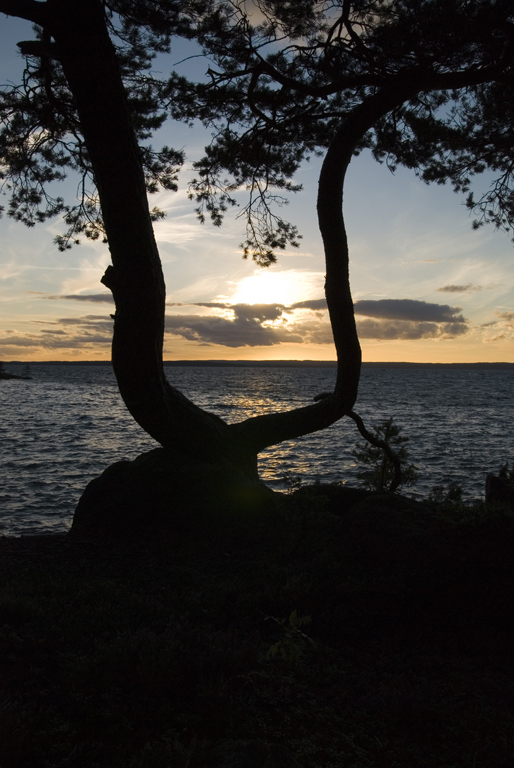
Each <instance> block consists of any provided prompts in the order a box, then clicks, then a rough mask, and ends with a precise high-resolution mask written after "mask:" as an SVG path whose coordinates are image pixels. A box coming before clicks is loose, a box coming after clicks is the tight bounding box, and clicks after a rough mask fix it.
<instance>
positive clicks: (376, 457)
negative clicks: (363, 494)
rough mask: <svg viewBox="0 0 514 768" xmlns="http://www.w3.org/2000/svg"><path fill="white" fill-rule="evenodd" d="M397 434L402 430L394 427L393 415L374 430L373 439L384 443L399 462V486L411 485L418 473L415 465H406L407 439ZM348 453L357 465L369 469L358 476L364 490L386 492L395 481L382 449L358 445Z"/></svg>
mask: <svg viewBox="0 0 514 768" xmlns="http://www.w3.org/2000/svg"><path fill="white" fill-rule="evenodd" d="M400 431H401V427H399V426H397V425H396V424H394V419H393V417H392V416H391V417H390V418H389V419H386V420H385V421H383V422H382V423H381V424H378V425H376V426H375V427H373V432H374V433H375V436H376V437H377V438H378V439H379V440H383V441H384V442H386V443H387V444H388V445H389V446H390V447H391V448H392V450H393V451H394V453H395V454H396V456H397V457H398V460H399V461H400V467H401V471H402V480H401V485H414V483H415V482H416V481H417V479H418V473H417V472H416V467H415V466H414V464H407V458H408V451H407V448H406V446H405V443H407V442H408V441H409V438H408V437H403V436H402V435H400ZM351 454H352V456H353V457H354V458H355V459H356V460H357V461H358V462H360V463H361V464H365V465H366V466H367V467H369V469H368V470H364V471H362V472H359V473H358V474H357V477H358V478H359V480H360V481H361V483H362V485H363V486H364V487H365V488H368V489H369V490H370V491H385V490H387V489H388V488H389V486H390V485H391V482H392V481H393V479H394V465H393V463H392V461H391V459H390V458H389V457H388V456H387V454H386V453H385V451H384V450H383V449H382V448H378V447H376V446H374V445H371V444H369V443H360V444H358V445H357V447H356V448H355V450H353V451H351Z"/></svg>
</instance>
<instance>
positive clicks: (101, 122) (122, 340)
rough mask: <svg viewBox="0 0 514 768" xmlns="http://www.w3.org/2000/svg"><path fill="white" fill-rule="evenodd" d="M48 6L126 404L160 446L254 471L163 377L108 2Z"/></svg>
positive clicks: (146, 221)
mask: <svg viewBox="0 0 514 768" xmlns="http://www.w3.org/2000/svg"><path fill="white" fill-rule="evenodd" d="M47 6H48V9H49V11H50V13H49V22H48V27H49V31H50V33H51V35H52V37H53V38H54V40H55V44H56V51H57V57H58V59H59V61H60V62H61V65H62V67H63V70H64V73H65V76H66V79H67V81H68V84H69V87H70V90H71V91H72V93H73V96H74V98H75V102H76V107H77V111H78V114H79V118H80V126H81V131H82V133H83V136H84V141H85V144H86V147H87V151H88V154H89V157H90V160H91V163H92V166H93V169H94V175H95V182H96V185H97V188H98V193H99V197H100V203H101V207H102V215H103V219H104V224H105V230H106V233H107V238H108V243H109V250H110V253H111V257H112V267H109V268H108V269H107V271H106V273H105V275H104V278H103V282H104V283H105V285H106V286H107V287H108V288H110V289H111V290H112V293H113V296H114V300H115V304H116V314H115V319H114V334H113V344H112V362H113V368H114V373H115V375H116V379H117V381H118V386H119V389H120V392H121V395H122V398H123V400H124V402H125V404H126V406H127V408H128V410H129V411H130V413H131V414H132V416H133V417H134V419H135V420H136V421H137V422H138V424H140V426H141V427H142V428H143V429H144V430H145V431H146V432H148V434H149V435H151V436H152V437H153V438H154V439H155V440H157V441H158V442H159V443H160V444H161V445H162V446H163V447H164V448H169V449H170V450H174V451H176V450H177V449H180V451H183V452H184V454H186V455H187V456H189V457H196V458H198V459H200V460H204V461H205V460H209V459H211V458H212V457H213V456H216V457H217V458H219V457H220V456H224V457H226V459H227V461H229V462H232V463H234V465H236V466H239V467H241V468H242V469H244V470H245V471H247V472H249V473H250V474H252V473H255V457H253V459H252V457H251V456H250V455H248V453H246V454H245V452H244V451H243V450H242V447H241V445H240V444H239V443H238V442H237V441H236V439H235V437H234V436H233V434H232V433H231V432H230V430H229V429H228V425H227V424H226V423H225V422H224V421H223V420H222V419H219V418H218V417H216V416H214V415H213V414H210V413H207V412H206V411H203V410H202V409H201V408H198V407H197V406H196V405H194V404H193V403H192V402H191V401H189V400H188V399H187V398H186V397H185V396H184V395H182V394H181V393H180V392H179V391H178V390H176V389H175V388H173V387H171V386H170V385H169V383H168V382H167V380H166V378H165V375H164V370H163V366H162V349H163V337H164V313H165V285H164V278H163V274H162V268H161V262H160V259H159V253H158V250H157V245H156V242H155V238H154V233H153V227H152V222H151V218H150V213H149V207H148V201H147V193H146V188H145V180H144V174H143V170H142V165H141V159H140V152H139V148H138V145H137V142H136V139H135V135H134V131H133V129H132V125H131V119H130V113H129V109H128V105H127V101H126V95H125V91H124V88H123V83H122V79H121V74H120V71H119V66H118V62H117V59H116V53H115V50H114V47H113V45H112V42H111V40H110V38H109V35H108V31H107V28H106V24H105V17H104V8H103V5H102V3H101V2H100V0H81V2H75V3H69V1H68V0H48V2H47Z"/></svg>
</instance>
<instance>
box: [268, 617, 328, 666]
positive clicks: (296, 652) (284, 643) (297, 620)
mask: <svg viewBox="0 0 514 768" xmlns="http://www.w3.org/2000/svg"><path fill="white" fill-rule="evenodd" d="M266 619H271V621H275V622H276V623H277V624H279V625H280V626H281V627H282V629H283V631H284V634H283V636H282V637H281V638H280V640H278V641H277V642H276V643H274V644H273V645H272V646H271V648H270V649H269V650H268V652H267V654H266V659H277V658H278V659H282V660H283V661H287V662H289V663H291V664H298V662H299V661H300V659H301V658H302V656H303V654H304V651H305V649H306V648H307V647H308V646H309V645H310V646H312V647H316V645H317V643H316V642H315V641H314V640H313V639H312V637H309V635H306V634H305V632H302V630H301V629H300V627H304V626H306V625H307V624H310V623H311V616H298V611H292V612H291V613H290V615H289V618H287V619H277V618H275V616H266Z"/></svg>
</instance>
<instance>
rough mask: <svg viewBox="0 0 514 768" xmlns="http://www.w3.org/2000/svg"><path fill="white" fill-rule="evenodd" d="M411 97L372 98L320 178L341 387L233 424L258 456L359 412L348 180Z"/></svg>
mask: <svg viewBox="0 0 514 768" xmlns="http://www.w3.org/2000/svg"><path fill="white" fill-rule="evenodd" d="M410 90H412V88H411V89H410ZM414 92H415V91H414ZM408 96H409V94H408V93H407V91H404V92H403V93H402V92H401V91H399V90H397V89H395V90H393V89H383V90H381V91H379V92H378V93H377V94H375V95H373V96H370V97H369V98H368V99H366V100H365V101H364V102H363V103H361V104H360V105H359V106H358V107H356V108H355V109H354V110H353V111H352V112H351V113H350V114H349V115H348V117H347V118H346V120H345V121H344V123H343V124H342V125H341V127H340V129H339V131H338V132H337V134H336V136H335V137H334V140H333V142H332V144H331V145H330V147H329V149H328V151H327V154H326V155H325V159H324V161H323V164H322V167H321V173H320V177H319V185H318V200H317V211H318V223H319V229H320V233H321V237H322V239H323V246H324V251H325V262H326V270H327V271H326V279H325V294H326V298H327V305H328V311H329V316H330V322H331V325H332V332H333V335H334V343H335V347H336V352H337V381H336V387H335V390H334V392H333V393H331V394H330V395H328V396H327V397H324V398H323V399H321V400H320V401H319V402H317V403H315V404H313V405H308V406H306V407H304V408H296V409H294V410H292V411H286V412H284V413H275V414H267V415H266V416H258V417H254V418H250V419H247V420H246V421H244V422H241V423H239V424H234V425H232V427H231V429H233V430H234V431H235V432H236V433H237V434H238V435H239V436H243V437H244V440H245V441H246V443H247V444H249V445H252V446H253V447H254V449H255V450H256V451H257V452H259V451H261V450H262V449H263V448H265V447H266V446H269V445H274V444H276V443H280V442H282V441H283V440H290V439H292V438H295V437H299V436H301V435H306V434H309V433H311V432H316V431H318V430H320V429H325V428H326V427H328V426H330V425H331V424H333V423H334V422H336V421H338V420H339V419H340V418H342V417H343V416H344V415H345V414H348V413H349V412H350V411H351V410H352V408H353V405H354V403H355V400H356V398H357V392H358V387H359V377H360V368H361V349H360V344H359V338H358V335H357V329H356V326H355V315H354V311H353V300H352V295H351V291H350V279H349V251H348V240H347V237H346V228H345V224H344V217H343V188H344V180H345V176H346V171H347V169H348V166H349V164H350V161H351V159H352V157H353V155H354V152H355V149H356V147H357V146H358V145H359V143H360V142H361V141H362V138H363V137H364V136H365V134H366V133H367V132H368V131H369V130H370V129H371V128H372V127H373V125H375V123H376V122H377V120H378V119H379V118H381V117H383V116H384V115H386V114H387V113H388V112H390V111H391V110H392V109H394V107H396V106H397V105H398V104H401V103H402V102H403V101H404V100H405V99H406V98H408Z"/></svg>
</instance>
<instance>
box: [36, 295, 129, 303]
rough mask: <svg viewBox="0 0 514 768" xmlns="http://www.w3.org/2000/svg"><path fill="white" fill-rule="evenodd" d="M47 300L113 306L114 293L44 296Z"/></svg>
mask: <svg viewBox="0 0 514 768" xmlns="http://www.w3.org/2000/svg"><path fill="white" fill-rule="evenodd" d="M44 298H45V299H52V300H56V301H60V300H63V299H67V300H70V299H71V300H72V301H93V302H95V303H99V304H103V303H106V304H113V303H114V299H113V297H112V293H73V294H68V295H63V294H61V295H57V296H44Z"/></svg>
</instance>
